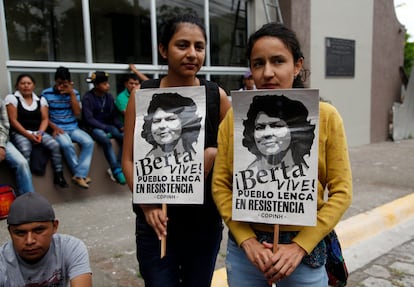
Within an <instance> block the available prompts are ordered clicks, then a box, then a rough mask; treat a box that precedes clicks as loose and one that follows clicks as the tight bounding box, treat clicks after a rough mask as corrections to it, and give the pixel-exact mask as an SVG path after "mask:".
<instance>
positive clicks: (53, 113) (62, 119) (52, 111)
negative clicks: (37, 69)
mask: <svg viewBox="0 0 414 287" xmlns="http://www.w3.org/2000/svg"><path fill="white" fill-rule="evenodd" d="M73 91H74V93H75V95H76V99H77V100H78V102H80V95H79V92H78V91H77V90H73ZM42 96H43V97H45V99H46V100H47V102H48V104H49V120H50V121H51V122H52V123H54V124H55V125H56V126H58V127H59V128H61V129H62V130H64V131H73V130H76V129H77V128H78V121H77V119H76V117H75V114H74V113H73V110H72V105H71V101H70V94H60V93H59V92H58V91H57V90H56V89H55V88H54V87H50V88H48V89H45V90H44V91H43V92H42Z"/></svg>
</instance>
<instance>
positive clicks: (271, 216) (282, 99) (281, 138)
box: [232, 89, 319, 226]
mask: <svg viewBox="0 0 414 287" xmlns="http://www.w3.org/2000/svg"><path fill="white" fill-rule="evenodd" d="M232 99H233V110H234V172H233V210H232V215H233V219H234V220H240V221H249V222H257V223H268V224H289V225H308V226H312V225H316V204H317V197H318V177H317V176H318V135H319V96H318V91H317V90H310V89H297V90H296V89H290V90H261V91H240V92H232Z"/></svg>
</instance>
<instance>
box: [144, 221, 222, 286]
mask: <svg viewBox="0 0 414 287" xmlns="http://www.w3.org/2000/svg"><path fill="white" fill-rule="evenodd" d="M189 216H191V215H190V214H189ZM212 229H213V228H210V230H203V229H202V228H196V230H194V228H192V227H191V226H187V229H186V231H185V232H175V233H173V232H171V231H169V233H168V235H167V248H166V256H165V257H164V258H163V259H160V241H159V240H158V238H157V236H156V234H155V232H154V230H153V229H152V227H151V226H149V225H148V224H147V223H146V222H142V223H140V222H139V221H138V219H137V221H136V244H137V259H138V262H139V270H140V273H141V275H142V278H143V279H144V281H145V286H146V287H163V286H168V287H179V286H180V287H193V286H197V287H210V286H211V279H212V277H213V272H214V266H215V264H216V258H217V254H218V251H219V248H220V242H221V238H222V226H217V228H216V230H212Z"/></svg>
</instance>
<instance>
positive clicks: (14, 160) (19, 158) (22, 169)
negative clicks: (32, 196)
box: [6, 142, 35, 195]
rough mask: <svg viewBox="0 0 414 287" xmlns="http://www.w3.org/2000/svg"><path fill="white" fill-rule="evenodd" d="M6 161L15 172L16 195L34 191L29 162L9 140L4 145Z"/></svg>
mask: <svg viewBox="0 0 414 287" xmlns="http://www.w3.org/2000/svg"><path fill="white" fill-rule="evenodd" d="M6 162H7V163H8V164H9V166H10V167H11V168H12V169H13V170H14V172H15V173H16V184H17V191H16V193H17V194H16V195H22V194H23V193H26V192H34V191H35V190H34V187H33V183H32V173H31V171H30V167H29V163H28V162H27V160H26V159H25V158H24V157H23V155H22V154H21V153H20V152H19V151H18V150H17V148H16V147H15V146H14V145H13V144H12V143H11V142H7V145H6Z"/></svg>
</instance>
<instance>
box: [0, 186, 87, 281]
mask: <svg viewBox="0 0 414 287" xmlns="http://www.w3.org/2000/svg"><path fill="white" fill-rule="evenodd" d="M7 224H8V230H9V234H10V238H11V240H10V241H8V242H7V243H5V244H4V245H3V246H1V247H0V286H3V287H14V286H57V287H58V286H59V287H60V286H61V287H64V286H70V287H91V286H92V271H91V268H90V265H89V255H88V251H87V249H86V246H85V244H84V243H83V242H82V241H81V240H80V239H78V238H75V237H73V236H70V235H64V234H59V233H57V229H58V225H59V221H58V220H57V219H56V218H55V212H54V210H53V208H52V206H51V205H50V203H49V202H48V201H47V200H46V199H45V198H44V197H43V196H42V195H40V194H39V193H36V192H29V193H25V194H23V195H21V196H19V197H17V198H16V200H15V201H14V202H13V203H12V204H11V206H10V210H9V215H8V217H7ZM69 284H70V285H69Z"/></svg>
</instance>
